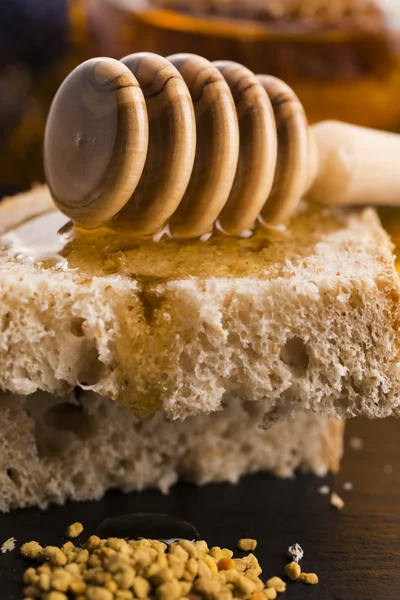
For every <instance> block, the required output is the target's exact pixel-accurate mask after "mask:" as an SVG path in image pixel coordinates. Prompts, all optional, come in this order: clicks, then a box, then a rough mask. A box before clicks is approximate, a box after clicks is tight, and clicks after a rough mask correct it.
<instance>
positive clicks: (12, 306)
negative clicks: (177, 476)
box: [0, 187, 400, 426]
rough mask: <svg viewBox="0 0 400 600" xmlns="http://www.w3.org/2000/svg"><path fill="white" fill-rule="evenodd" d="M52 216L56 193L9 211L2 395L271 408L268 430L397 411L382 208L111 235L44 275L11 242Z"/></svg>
mask: <svg viewBox="0 0 400 600" xmlns="http://www.w3.org/2000/svg"><path fill="white" fill-rule="evenodd" d="M51 207H52V202H51V198H50V196H49V193H48V190H47V188H45V187H39V188H36V189H35V190H33V191H32V192H30V193H27V194H25V195H22V196H19V197H16V198H11V199H8V200H6V201H4V202H3V203H1V204H0V245H1V248H2V250H0V389H3V390H8V391H11V392H12V393H14V394H23V395H26V394H32V393H34V392H36V391H38V390H42V391H46V392H50V393H52V394H55V395H58V394H67V393H68V392H70V391H71V390H72V389H74V388H75V387H76V386H81V387H83V388H85V389H90V390H92V391H94V392H96V393H98V394H100V395H103V396H108V397H110V398H113V399H118V400H121V401H122V402H123V403H125V404H126V405H128V406H130V408H131V409H132V410H133V411H134V413H135V414H136V415H137V416H139V417H141V418H148V417H149V416H151V415H152V414H154V413H155V412H157V411H158V410H162V411H163V412H164V413H165V414H167V416H168V417H169V418H171V419H181V418H186V417H189V416H193V415H199V414H205V413H210V412H213V411H217V410H219V409H220V407H221V405H222V404H223V403H224V404H226V403H228V402H233V401H234V400H235V399H242V400H248V401H254V402H255V401H260V400H263V402H262V406H263V410H264V412H265V417H264V423H265V425H266V426H267V425H269V424H271V423H273V422H275V421H277V420H279V419H284V418H286V417H287V416H288V415H289V414H291V413H292V412H294V411H296V410H309V409H310V410H313V411H317V412H319V413H320V414H322V415H323V416H325V417H349V416H354V415H359V414H364V415H367V416H369V417H384V416H387V415H390V414H393V413H395V414H396V413H398V410H399V409H398V405H399V398H400V361H399V348H400V336H399V281H398V276H397V273H396V271H395V268H394V257H393V254H392V245H391V242H390V240H389V238H388V236H387V234H386V233H385V231H384V230H383V228H382V226H381V224H380V221H379V218H378V216H377V214H376V213H375V211H374V210H372V209H364V210H358V211H356V210H354V211H351V210H347V211H346V210H335V211H331V210H327V209H319V208H317V207H314V208H313V207H305V209H304V210H303V211H302V212H299V214H298V215H297V216H296V218H294V219H293V221H292V223H291V224H290V226H289V227H288V229H287V230H286V231H283V232H276V231H275V232H273V231H270V232H265V231H263V230H261V229H260V230H259V231H257V232H256V233H255V235H253V236H252V237H250V238H249V239H240V240H238V239H232V238H228V237H226V236H223V235H214V236H213V237H212V238H211V239H210V240H209V241H208V242H201V241H198V242H196V241H194V242H190V243H184V242H178V241H173V240H166V241H162V242H160V243H158V244H157V243H154V242H151V241H148V242H142V243H138V242H137V241H136V242H135V241H133V240H129V239H127V238H120V237H118V234H116V233H115V232H110V231H104V230H103V231H101V232H99V233H97V234H91V235H90V236H87V235H85V234H82V235H80V236H77V237H75V238H73V239H72V240H71V241H70V242H69V243H68V244H67V245H66V247H65V248H64V250H63V251H62V252H61V254H62V256H63V261H61V262H60V261H59V262H58V263H57V264H55V262H54V261H52V260H47V261H45V262H44V263H41V264H39V263H35V262H32V260H29V258H27V257H26V253H25V254H24V253H22V255H18V252H16V250H15V247H13V241H12V240H13V239H14V238H15V235H16V234H15V232H16V231H17V233H18V229H15V228H16V227H17V226H18V224H20V223H21V222H23V221H26V220H27V219H29V218H30V217H32V216H33V215H38V214H40V213H42V212H45V211H48V210H49V209H51ZM32 223H37V228H38V230H39V229H42V235H43V231H45V232H46V235H47V230H46V227H48V225H46V223H47V222H46V221H45V220H44V221H43V218H42V217H39V221H37V222H34V221H32ZM10 230H12V232H11V235H10V233H9V232H10ZM7 232H8V234H7ZM51 233H52V232H49V235H50V234H51ZM53 234H54V232H53ZM13 236H14V238H13ZM21 236H23V234H22V233H21ZM17 237H18V236H17ZM24 256H25V257H24Z"/></svg>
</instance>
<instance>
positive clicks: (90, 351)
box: [78, 342, 105, 389]
mask: <svg viewBox="0 0 400 600" xmlns="http://www.w3.org/2000/svg"><path fill="white" fill-rule="evenodd" d="M85 362H86V364H85V367H84V368H83V369H82V370H81V371H80V372H79V373H78V383H79V385H80V387H82V388H83V389H85V388H89V387H91V386H94V385H96V383H99V381H100V380H101V378H102V377H103V374H104V369H105V365H104V364H103V363H102V362H101V360H100V357H99V352H98V350H97V348H96V345H95V342H93V344H92V345H90V346H89V347H88V348H87V350H86V352H85Z"/></svg>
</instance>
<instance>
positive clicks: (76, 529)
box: [65, 523, 83, 538]
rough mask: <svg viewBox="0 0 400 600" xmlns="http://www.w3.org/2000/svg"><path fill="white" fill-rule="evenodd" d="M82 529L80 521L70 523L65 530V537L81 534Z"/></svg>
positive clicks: (74, 536)
mask: <svg viewBox="0 0 400 600" xmlns="http://www.w3.org/2000/svg"><path fill="white" fill-rule="evenodd" d="M82 531H83V525H82V523H72V524H71V525H70V526H69V527H68V529H67V531H66V532H65V535H66V537H67V538H76V537H78V536H79V535H81V533H82Z"/></svg>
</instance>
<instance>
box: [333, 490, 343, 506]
mask: <svg viewBox="0 0 400 600" xmlns="http://www.w3.org/2000/svg"><path fill="white" fill-rule="evenodd" d="M331 504H332V506H334V507H335V508H337V509H338V510H342V508H343V507H344V500H342V498H341V497H340V496H339V495H338V494H337V493H336V492H332V494H331Z"/></svg>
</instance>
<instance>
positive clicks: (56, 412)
mask: <svg viewBox="0 0 400 600" xmlns="http://www.w3.org/2000/svg"><path fill="white" fill-rule="evenodd" d="M43 422H44V424H45V425H46V426H47V427H50V428H51V429H54V430H56V431H71V432H72V433H75V435H77V436H78V437H79V438H80V439H81V440H87V439H88V438H90V437H91V436H92V435H93V434H94V433H95V427H94V423H93V419H92V418H91V417H90V416H89V415H88V414H85V412H84V410H83V409H82V407H81V406H80V405H76V404H71V403H69V402H64V403H62V404H56V405H55V406H51V407H50V408H49V409H48V410H47V411H46V413H45V414H44V417H43Z"/></svg>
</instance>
